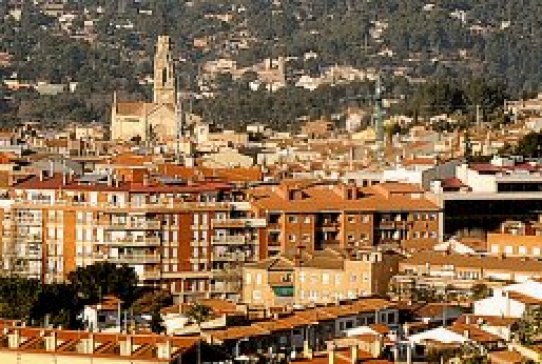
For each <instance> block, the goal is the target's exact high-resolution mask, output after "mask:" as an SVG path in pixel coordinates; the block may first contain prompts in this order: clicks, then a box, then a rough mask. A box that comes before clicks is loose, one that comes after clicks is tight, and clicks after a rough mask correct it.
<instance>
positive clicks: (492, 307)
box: [474, 280, 542, 319]
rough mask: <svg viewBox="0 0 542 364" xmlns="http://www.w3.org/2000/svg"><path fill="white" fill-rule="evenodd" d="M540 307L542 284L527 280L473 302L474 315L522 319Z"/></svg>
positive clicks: (497, 290) (541, 304)
mask: <svg viewBox="0 0 542 364" xmlns="http://www.w3.org/2000/svg"><path fill="white" fill-rule="evenodd" d="M540 307H542V282H541V281H539V280H529V281H526V282H523V283H517V284H512V285H508V286H505V287H502V288H501V289H495V290H494V291H493V295H492V296H490V297H487V298H484V299H481V300H478V301H476V302H474V314H475V315H483V316H498V317H499V316H500V317H512V318H518V319H519V318H523V317H524V316H525V315H527V314H528V313H529V312H531V311H532V310H533V309H538V308H540Z"/></svg>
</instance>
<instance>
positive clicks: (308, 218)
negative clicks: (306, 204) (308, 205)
mask: <svg viewBox="0 0 542 364" xmlns="http://www.w3.org/2000/svg"><path fill="white" fill-rule="evenodd" d="M310 223H311V217H310V216H305V224H310Z"/></svg>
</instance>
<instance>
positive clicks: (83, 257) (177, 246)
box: [0, 168, 266, 300]
mask: <svg viewBox="0 0 542 364" xmlns="http://www.w3.org/2000/svg"><path fill="white" fill-rule="evenodd" d="M10 191H11V192H10V194H9V195H5V196H4V197H3V199H2V200H1V201H0V203H1V206H2V210H1V217H2V220H3V224H2V231H1V233H2V237H3V238H2V241H3V244H2V261H3V270H4V271H6V272H10V273H11V274H18V275H21V276H25V277H29V278H38V279H41V280H43V281H44V282H62V281H64V280H65V279H66V277H67V275H68V274H69V273H70V272H71V271H73V270H75V269H76V268H77V267H80V266H86V265H90V264H93V263H96V262H102V261H107V262H112V263H117V264H127V265H129V266H130V267H133V268H134V270H135V271H136V273H137V275H138V277H139V280H140V283H141V284H142V285H149V286H154V287H162V288H164V289H168V290H171V291H172V292H173V293H175V294H177V295H179V297H180V298H181V299H182V300H193V299H196V298H197V297H221V298H233V299H235V297H236V295H238V293H239V290H240V275H239V274H235V272H236V269H237V267H238V266H239V264H240V263H242V262H244V261H249V262H255V261H257V260H258V259H259V255H258V253H259V252H258V249H257V244H258V241H259V238H258V234H259V228H262V227H265V225H266V221H265V219H256V218H252V217H251V212H250V205H249V204H248V203H247V202H243V196H242V194H239V192H238V191H236V190H235V189H234V188H233V185H230V184H228V183H224V182H216V181H215V182H199V183H196V182H193V183H190V184H188V183H186V182H183V181H182V180H180V179H178V178H174V176H169V177H168V176H162V177H150V176H149V174H148V172H147V171H146V170H145V169H141V168H134V169H131V168H125V169H124V170H120V169H119V170H117V171H116V173H108V174H101V175H100V174H99V175H83V176H80V177H77V176H71V175H67V174H59V173H55V174H49V173H48V172H47V171H42V172H41V173H40V175H38V176H31V177H29V178H27V179H26V180H24V181H22V182H20V183H17V184H16V185H15V186H13V187H12V188H11V189H10ZM239 200H240V201H241V202H237V201H239ZM231 273H233V274H231Z"/></svg>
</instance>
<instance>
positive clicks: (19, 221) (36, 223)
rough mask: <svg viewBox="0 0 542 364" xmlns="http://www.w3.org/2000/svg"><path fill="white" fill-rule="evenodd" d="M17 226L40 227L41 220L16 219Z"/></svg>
mask: <svg viewBox="0 0 542 364" xmlns="http://www.w3.org/2000/svg"><path fill="white" fill-rule="evenodd" d="M16 221H17V225H24V226H41V225H42V221H41V219H17V220H16Z"/></svg>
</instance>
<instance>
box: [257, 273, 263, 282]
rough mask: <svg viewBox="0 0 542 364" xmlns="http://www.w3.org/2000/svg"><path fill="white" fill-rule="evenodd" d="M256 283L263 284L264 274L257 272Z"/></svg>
mask: <svg viewBox="0 0 542 364" xmlns="http://www.w3.org/2000/svg"><path fill="white" fill-rule="evenodd" d="M256 284H262V274H261V273H257V274H256Z"/></svg>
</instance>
